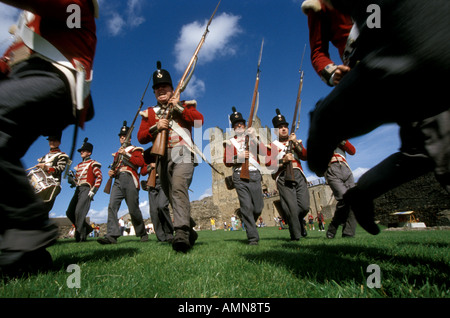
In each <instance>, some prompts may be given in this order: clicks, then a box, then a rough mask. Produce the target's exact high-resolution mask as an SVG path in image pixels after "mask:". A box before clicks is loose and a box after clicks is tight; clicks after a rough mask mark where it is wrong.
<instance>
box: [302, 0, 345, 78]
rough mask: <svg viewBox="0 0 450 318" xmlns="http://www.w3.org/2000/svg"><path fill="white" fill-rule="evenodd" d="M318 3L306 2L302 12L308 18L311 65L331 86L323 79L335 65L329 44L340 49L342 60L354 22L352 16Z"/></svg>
mask: <svg viewBox="0 0 450 318" xmlns="http://www.w3.org/2000/svg"><path fill="white" fill-rule="evenodd" d="M318 2H319V1H318V0H309V1H305V2H304V3H303V4H302V10H303V12H305V14H306V15H307V16H308V27H309V42H310V43H309V44H310V47H311V63H312V65H313V67H314V69H315V70H316V72H317V74H319V76H321V77H322V79H323V80H324V81H325V82H326V83H327V84H329V83H328V79H326V78H324V77H323V71H324V69H325V68H326V67H327V66H329V65H334V64H335V63H334V62H333V61H332V60H331V57H330V53H329V43H330V42H331V43H332V44H333V45H334V46H335V47H336V48H337V49H338V51H339V56H340V57H341V58H342V55H343V53H344V49H345V46H346V44H347V38H348V35H349V34H350V30H351V28H352V26H353V22H352V19H351V17H350V16H348V15H345V14H342V13H340V12H339V11H337V10H334V9H329V8H327V7H326V6H325V5H323V4H318Z"/></svg>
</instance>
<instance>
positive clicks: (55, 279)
mask: <svg viewBox="0 0 450 318" xmlns="http://www.w3.org/2000/svg"><path fill="white" fill-rule="evenodd" d="M340 230H341V229H339V232H338V233H339V235H340V233H341V232H340ZM259 233H260V237H261V240H260V243H259V245H258V246H249V245H247V240H246V234H245V232H244V231H227V232H225V231H223V230H217V231H200V232H199V238H198V241H197V243H196V245H195V246H194V248H193V249H192V250H191V251H190V252H188V253H187V254H181V253H176V252H174V251H173V250H172V247H171V246H170V245H169V244H164V243H157V242H156V237H155V235H154V234H153V235H151V236H150V241H149V242H146V243H141V242H139V239H138V238H136V237H121V238H119V241H118V244H116V245H107V246H104V245H100V244H98V243H97V242H96V241H95V240H94V239H92V238H91V239H89V240H88V242H85V243H76V242H75V241H74V240H73V239H66V240H60V241H58V243H57V244H56V245H54V246H52V247H50V248H49V249H48V250H49V252H50V253H51V254H52V256H53V260H54V267H55V269H54V270H53V271H51V272H48V273H43V274H38V275H34V276H31V277H28V278H22V279H15V280H12V281H9V282H7V283H5V282H0V295H1V297H4V298H6V297H15V298H22V297H33V298H68V297H70V298H72V297H80V298H116V297H118V298H141V297H145V298H338V297H344V298H399V297H402V298H415V297H426V298H442V297H445V298H449V296H450V292H449V288H450V279H449V276H450V253H449V246H450V231H449V230H427V231H382V232H381V233H380V234H379V235H377V236H372V235H370V234H368V233H366V232H365V231H364V230H362V229H360V228H358V229H357V235H356V237H355V238H342V237H340V236H338V235H337V236H336V238H335V239H332V240H330V239H326V238H325V233H326V232H318V231H317V230H316V231H309V232H308V236H307V237H306V238H305V239H302V240H300V241H299V242H291V241H290V240H289V232H288V230H278V228H275V227H271V228H262V229H259ZM71 264H75V265H77V266H78V268H79V271H75V272H72V271H69V272H68V271H67V268H68V267H69V265H71ZM371 264H375V265H377V266H379V271H380V273H381V276H379V280H378V281H379V282H380V283H381V286H380V288H376V287H374V288H369V286H368V285H367V282H368V278H370V277H372V278H373V277H375V278H376V276H371V275H372V274H373V273H375V272H373V271H369V272H367V268H368V266H369V265H371ZM77 274H79V275H78V276H76V275H77ZM78 278H79V279H78ZM370 281H375V280H373V279H370ZM78 282H79V283H80V285H79V288H77V287H76V285H75V287H74V284H76V283H78ZM70 287H72V288H70Z"/></svg>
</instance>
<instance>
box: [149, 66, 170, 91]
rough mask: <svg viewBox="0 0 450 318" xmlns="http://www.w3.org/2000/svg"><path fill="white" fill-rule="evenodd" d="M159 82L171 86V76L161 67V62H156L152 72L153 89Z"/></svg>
mask: <svg viewBox="0 0 450 318" xmlns="http://www.w3.org/2000/svg"><path fill="white" fill-rule="evenodd" d="M160 84H169V85H170V86H172V88H173V84H172V78H171V77H170V73H169V72H168V71H166V70H163V69H162V68H161V62H160V61H158V62H156V71H155V72H154V73H153V86H152V88H153V89H155V87H156V86H158V85H160Z"/></svg>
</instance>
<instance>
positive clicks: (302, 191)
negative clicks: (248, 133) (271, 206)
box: [266, 109, 309, 241]
mask: <svg viewBox="0 0 450 318" xmlns="http://www.w3.org/2000/svg"><path fill="white" fill-rule="evenodd" d="M276 113H277V115H276V116H275V117H274V118H273V119H272V123H273V126H274V128H276V134H277V135H278V140H275V141H274V142H272V144H271V146H270V148H269V150H268V155H267V156H266V166H268V167H270V168H272V169H273V168H275V169H276V170H275V169H273V170H275V171H274V174H272V177H273V178H274V179H275V180H276V182H277V188H278V192H279V193H280V199H281V207H282V209H283V212H284V214H285V215H284V217H285V219H286V220H287V222H288V224H289V233H290V236H291V240H292V241H298V240H299V239H300V238H301V237H302V236H306V235H307V234H306V228H305V226H306V224H305V219H304V218H305V216H306V215H307V214H308V211H309V191H308V186H307V181H306V177H305V174H304V173H303V168H302V165H301V163H300V160H306V159H307V152H306V148H305V147H304V146H303V144H302V141H301V140H297V136H296V135H295V133H292V134H289V124H288V123H287V122H286V119H285V117H284V116H283V115H281V113H280V110H279V109H277V110H276ZM290 142H291V143H292V146H293V149H292V150H293V151H292V152H289V151H288V149H289V148H288V147H289V143H290ZM289 163H292V167H293V171H294V179H295V182H288V181H287V180H286V166H287V164H289Z"/></svg>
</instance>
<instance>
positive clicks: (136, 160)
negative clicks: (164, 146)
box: [113, 146, 145, 189]
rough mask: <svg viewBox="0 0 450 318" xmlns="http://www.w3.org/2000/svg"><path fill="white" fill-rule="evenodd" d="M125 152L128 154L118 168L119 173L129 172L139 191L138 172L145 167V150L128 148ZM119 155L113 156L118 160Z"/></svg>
mask: <svg viewBox="0 0 450 318" xmlns="http://www.w3.org/2000/svg"><path fill="white" fill-rule="evenodd" d="M125 151H126V153H124V154H123V159H122V162H121V163H120V166H119V167H118V172H119V173H120V172H127V173H129V174H131V176H132V177H133V182H134V185H135V186H136V188H137V189H140V183H139V173H138V170H139V168H142V167H144V166H145V162H144V156H143V155H142V152H143V151H144V149H142V148H141V147H135V146H128V147H126V148H125ZM118 155H119V153H118V152H116V153H114V154H113V156H114V160H116V157H117V156H118Z"/></svg>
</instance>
